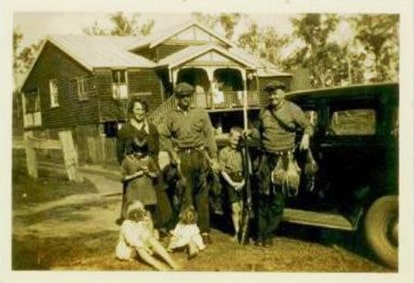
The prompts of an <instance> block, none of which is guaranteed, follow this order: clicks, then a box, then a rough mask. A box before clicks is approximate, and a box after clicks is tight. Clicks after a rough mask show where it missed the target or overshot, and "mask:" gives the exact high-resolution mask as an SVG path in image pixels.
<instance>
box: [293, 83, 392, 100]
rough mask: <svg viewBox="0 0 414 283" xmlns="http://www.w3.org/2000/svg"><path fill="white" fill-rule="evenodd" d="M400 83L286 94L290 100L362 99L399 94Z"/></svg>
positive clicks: (361, 85) (320, 89)
mask: <svg viewBox="0 0 414 283" xmlns="http://www.w3.org/2000/svg"><path fill="white" fill-rule="evenodd" d="M398 85H399V84H398V83H397V82H387V83H372V84H359V85H349V86H340V87H330V88H319V89H308V90H300V91H293V92H289V93H287V94H286V98H287V99H289V100H294V101H295V100H307V99H318V98H321V99H326V98H328V99H332V98H349V97H362V96H372V95H378V94H382V93H385V94H387V93H390V94H395V95H397V94H398Z"/></svg>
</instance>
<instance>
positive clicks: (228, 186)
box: [218, 127, 245, 241]
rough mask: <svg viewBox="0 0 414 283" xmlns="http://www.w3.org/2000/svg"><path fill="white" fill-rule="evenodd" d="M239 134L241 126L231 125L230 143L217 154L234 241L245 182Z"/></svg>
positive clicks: (237, 231)
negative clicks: (228, 206)
mask: <svg viewBox="0 0 414 283" xmlns="http://www.w3.org/2000/svg"><path fill="white" fill-rule="evenodd" d="M241 135H242V129H241V128H239V127H232V128H231V129H230V144H229V145H228V146H226V147H224V148H223V149H222V150H221V151H220V153H219V156H218V160H219V163H220V173H221V177H222V179H223V184H224V188H225V190H226V192H227V196H228V200H229V202H230V205H231V214H232V216H231V217H232V221H233V227H234V237H233V240H234V241H237V239H238V234H239V230H240V222H241V218H242V209H243V198H242V188H243V187H244V184H245V181H244V176H243V157H242V153H241V151H240V148H239V140H240V137H241Z"/></svg>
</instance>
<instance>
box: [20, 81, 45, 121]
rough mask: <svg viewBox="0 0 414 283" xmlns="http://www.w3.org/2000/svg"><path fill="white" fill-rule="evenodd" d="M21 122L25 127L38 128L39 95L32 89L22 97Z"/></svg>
mask: <svg viewBox="0 0 414 283" xmlns="http://www.w3.org/2000/svg"><path fill="white" fill-rule="evenodd" d="M23 113H24V116H23V122H24V126H25V127H32V126H40V125H41V124H42V116H41V113H40V95H39V91H38V89H33V90H30V91H28V92H26V93H25V94H24V95H23Z"/></svg>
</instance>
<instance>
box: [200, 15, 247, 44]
mask: <svg viewBox="0 0 414 283" xmlns="http://www.w3.org/2000/svg"><path fill="white" fill-rule="evenodd" d="M192 16H193V18H194V19H195V20H196V21H197V22H199V23H201V24H202V25H205V26H207V27H209V28H210V29H217V28H220V29H221V30H222V31H223V33H224V36H225V37H226V38H227V39H230V40H231V39H232V38H233V36H234V32H235V28H236V26H237V25H238V24H239V23H240V21H241V20H242V19H243V18H245V17H246V16H245V15H243V14H239V13H220V14H218V15H212V14H203V13H192Z"/></svg>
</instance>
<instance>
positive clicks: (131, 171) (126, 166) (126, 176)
mask: <svg viewBox="0 0 414 283" xmlns="http://www.w3.org/2000/svg"><path fill="white" fill-rule="evenodd" d="M132 159H134V157H131V156H129V155H127V156H125V158H124V160H123V161H122V163H121V171H122V182H128V181H131V180H133V179H135V178H137V177H141V176H142V175H144V171H143V170H142V169H141V168H139V170H136V168H135V166H133V167H131V161H132Z"/></svg>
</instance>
